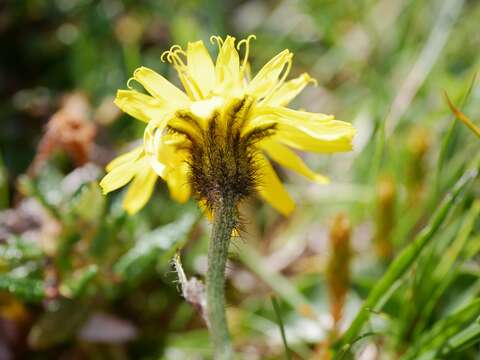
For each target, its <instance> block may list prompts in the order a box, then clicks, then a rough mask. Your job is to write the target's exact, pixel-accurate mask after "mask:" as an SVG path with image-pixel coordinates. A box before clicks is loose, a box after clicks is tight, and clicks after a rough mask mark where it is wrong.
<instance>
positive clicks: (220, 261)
mask: <svg viewBox="0 0 480 360" xmlns="http://www.w3.org/2000/svg"><path fill="white" fill-rule="evenodd" d="M235 223H236V204H235V199H234V197H233V196H228V195H224V196H221V197H220V198H219V199H218V200H217V201H216V203H215V204H214V208H213V227H212V234H211V237H210V243H209V245H208V270H207V278H206V283H207V319H208V325H209V330H210V335H211V338H212V342H213V346H214V353H215V359H222V360H224V359H225V360H229V359H233V349H232V345H231V342H230V333H229V331H228V325H227V318H226V314H225V268H226V264H227V257H228V247H229V245H230V237H231V234H232V230H233V229H234V226H235Z"/></svg>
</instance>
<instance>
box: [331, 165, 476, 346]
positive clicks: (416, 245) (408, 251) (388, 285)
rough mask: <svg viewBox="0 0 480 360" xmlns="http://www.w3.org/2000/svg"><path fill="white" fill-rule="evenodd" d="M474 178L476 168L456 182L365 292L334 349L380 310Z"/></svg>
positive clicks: (351, 338)
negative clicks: (418, 232) (428, 219)
mask: <svg viewBox="0 0 480 360" xmlns="http://www.w3.org/2000/svg"><path fill="white" fill-rule="evenodd" d="M477 175H478V166H477V167H476V168H475V169H474V170H472V171H470V172H469V173H467V174H465V175H464V176H462V178H461V179H460V180H458V182H457V183H456V185H455V186H454V188H453V190H452V191H451V192H450V193H449V194H447V196H446V197H445V199H444V200H443V202H442V204H441V205H440V207H439V208H438V209H437V211H436V212H435V213H434V215H433V216H432V219H431V221H430V223H429V224H428V226H427V227H425V228H424V229H423V231H422V232H421V233H420V234H419V235H418V236H417V237H416V238H415V240H414V241H413V242H412V243H411V244H410V245H408V246H407V247H406V248H405V249H404V250H403V251H402V252H401V253H400V254H399V256H398V257H397V258H396V259H395V260H394V261H393V263H392V264H391V265H390V267H389V268H388V270H387V272H386V273H385V274H384V275H383V277H382V278H381V279H380V281H379V282H378V283H377V285H376V286H375V287H374V288H373V289H372V291H371V292H370V293H369V295H368V297H367V299H366V300H365V302H364V304H363V305H362V307H361V309H360V311H359V312H358V314H357V316H356V317H355V319H354V320H353V322H352V324H351V325H350V327H349V328H348V330H347V331H346V332H345V334H344V335H343V336H342V338H341V339H340V340H339V342H338V343H337V344H336V348H337V349H340V348H342V347H344V346H350V344H351V342H352V341H353V339H355V338H357V337H358V335H359V332H360V331H361V329H362V327H363V325H364V324H365V322H366V321H367V320H368V319H369V317H370V313H371V311H372V310H373V311H379V310H380V309H381V307H382V305H383V304H384V303H385V302H386V301H387V300H388V298H389V296H391V294H392V289H394V288H395V287H396V285H397V284H398V282H399V281H400V280H401V279H402V277H403V275H405V273H406V272H407V271H408V270H409V269H410V267H411V266H412V264H413V263H414V262H415V260H416V259H417V258H418V256H419V255H420V253H421V251H422V249H423V248H424V247H425V246H426V245H427V244H428V243H429V242H430V240H431V239H432V238H433V236H434V235H435V233H436V232H437V230H438V229H439V228H440V226H441V224H442V222H443V221H444V220H445V218H446V216H447V215H448V213H449V212H450V209H451V208H452V206H453V204H454V203H455V200H456V199H457V197H458V196H459V195H460V194H461V193H462V192H463V190H464V189H465V188H466V187H467V185H468V184H470V182H471V181H472V180H473V179H474V178H476V177H477Z"/></svg>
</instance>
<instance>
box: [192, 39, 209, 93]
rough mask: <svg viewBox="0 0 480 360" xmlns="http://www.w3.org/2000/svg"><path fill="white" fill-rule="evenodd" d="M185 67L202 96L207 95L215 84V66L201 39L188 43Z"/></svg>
mask: <svg viewBox="0 0 480 360" xmlns="http://www.w3.org/2000/svg"><path fill="white" fill-rule="evenodd" d="M187 67H188V71H189V72H190V75H191V76H192V78H193V79H194V80H195V82H196V83H197V85H198V87H199V88H200V90H201V92H202V95H203V97H204V98H205V97H207V96H208V94H209V93H210V91H211V90H212V88H213V87H214V86H215V66H214V65H213V61H212V58H211V57H210V54H209V53H208V51H207V49H206V48H205V45H204V44H203V41H196V42H193V43H188V46H187Z"/></svg>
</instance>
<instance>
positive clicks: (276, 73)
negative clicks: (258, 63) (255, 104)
mask: <svg viewBox="0 0 480 360" xmlns="http://www.w3.org/2000/svg"><path fill="white" fill-rule="evenodd" d="M292 56H293V55H292V53H291V52H290V51H288V50H283V51H282V52H281V53H280V54H278V55H276V56H275V57H274V58H273V59H271V60H270V61H269V62H268V63H266V64H265V65H264V66H263V68H262V69H261V70H260V71H259V72H258V74H257V75H256V76H255V77H254V78H253V79H252V81H251V82H250V83H249V84H248V87H247V93H249V94H252V95H253V96H255V97H256V98H257V99H261V98H263V97H265V96H267V95H268V94H269V93H270V92H272V91H273V90H274V89H275V87H276V86H277V84H278V82H279V81H280V74H282V72H284V73H283V74H282V76H283V77H285V76H286V75H287V74H288V71H289V65H290V64H291V61H292ZM285 66H287V67H286V68H285ZM284 70H285V71H284ZM285 72H286V73H285Z"/></svg>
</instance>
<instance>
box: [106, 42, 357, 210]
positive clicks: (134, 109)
mask: <svg viewBox="0 0 480 360" xmlns="http://www.w3.org/2000/svg"><path fill="white" fill-rule="evenodd" d="M254 38H255V37H254V36H253V35H251V36H249V37H248V38H247V39H245V40H241V41H240V42H238V43H237V44H235V38H234V37H231V36H227V37H226V38H225V39H222V38H220V37H216V36H215V37H212V38H211V42H212V43H216V44H217V45H218V48H219V50H218V56H217V58H216V60H215V61H214V60H212V58H211V57H210V54H209V53H208V50H207V48H206V47H205V45H204V43H203V42H202V41H196V42H192V43H188V45H187V48H186V50H183V49H182V48H181V47H180V46H178V45H175V46H173V47H172V48H170V50H169V51H166V52H165V53H164V54H163V55H162V60H163V61H168V62H169V63H171V64H172V65H173V66H174V68H175V70H176V71H177V73H178V76H179V78H180V81H181V83H182V85H183V88H184V91H182V90H181V89H179V88H177V87H176V86H175V85H173V84H172V83H170V82H169V81H168V80H167V79H165V78H164V77H163V76H161V75H160V74H158V73H156V72H155V71H153V70H151V69H149V68H146V67H141V68H139V69H137V70H136V71H135V72H134V74H133V77H132V78H131V79H130V80H129V83H128V85H129V87H130V83H131V82H132V81H136V82H137V83H139V84H140V85H141V86H142V87H143V88H144V89H145V90H146V92H147V93H148V94H144V93H140V92H138V91H136V90H133V89H132V88H130V90H119V91H118V93H117V97H116V99H115V104H117V106H119V107H120V108H121V109H122V110H123V111H124V112H126V113H128V114H129V115H131V116H133V117H135V118H137V119H139V120H141V121H143V122H145V123H147V125H146V128H145V135H144V139H143V144H142V145H141V146H139V147H137V148H135V149H134V150H132V151H130V152H128V153H126V154H124V155H121V156H119V157H118V158H116V159H114V160H113V161H112V162H111V163H110V164H109V165H108V166H107V168H106V170H107V172H108V173H107V175H106V176H105V177H104V178H103V180H102V181H101V183H100V185H101V186H102V188H103V191H104V193H108V192H110V191H113V190H116V189H118V188H120V187H123V186H125V185H126V184H128V183H130V185H129V189H128V191H127V194H126V196H125V198H124V202H123V205H124V207H125V209H126V210H127V211H128V212H129V213H135V212H137V211H138V210H139V209H141V208H142V207H143V206H144V205H145V203H146V202H147V201H148V199H149V198H150V196H151V194H152V192H153V189H154V185H155V182H156V179H157V177H160V178H162V179H163V180H164V181H165V182H166V183H167V185H168V188H169V190H170V194H171V196H172V198H174V199H175V200H177V201H179V202H185V201H187V200H188V199H189V198H190V196H191V195H194V196H195V197H196V198H197V199H198V200H199V201H200V203H201V204H202V206H203V207H204V208H206V209H207V210H211V208H212V204H214V203H215V202H216V201H217V200H218V198H220V197H222V196H223V197H225V196H230V197H233V198H235V199H236V200H241V199H242V198H243V197H246V196H249V195H251V194H252V193H254V192H256V193H257V194H258V195H259V196H260V197H261V198H263V199H264V200H265V201H267V202H268V203H269V204H270V205H272V207H274V208H275V209H276V210H278V211H279V212H280V213H282V214H284V215H288V214H290V213H291V212H292V211H293V210H294V207H295V205H294V202H293V200H292V199H291V197H290V195H289V194H288V192H287V191H286V190H285V188H284V186H283V184H282V183H281V181H280V179H279V177H278V175H277V174H276V173H275V170H274V169H273V167H272V166H271V164H270V161H269V159H272V160H273V161H275V162H276V163H277V164H279V165H281V166H283V167H285V168H288V169H289V170H292V171H294V172H297V173H298V174H300V175H303V176H305V177H306V178H308V179H310V180H311V181H314V182H316V183H320V184H324V183H327V182H328V179H327V178H326V177H325V176H323V175H320V174H317V173H315V172H313V171H312V170H311V169H309V168H308V166H307V165H306V164H305V163H304V161H303V159H302V158H301V157H300V155H299V154H298V153H297V152H295V150H293V149H297V150H302V151H311V152H317V153H333V152H341V151H350V150H351V149H352V138H353V136H354V134H355V129H354V128H353V127H352V126H351V125H350V124H349V123H347V122H343V121H339V120H336V119H335V118H334V116H333V115H325V114H318V113H310V112H306V111H297V110H292V109H289V108H287V106H288V104H289V103H290V102H291V101H292V100H293V99H294V98H295V97H296V96H297V95H298V94H299V93H300V92H301V91H302V90H303V89H304V88H305V87H306V86H307V85H308V84H309V83H315V80H313V79H312V78H311V77H310V76H309V75H308V74H306V73H304V74H302V75H300V76H299V77H297V78H294V79H292V80H288V81H287V77H288V74H289V71H290V68H291V66H292V58H293V54H292V53H291V52H290V51H288V50H284V51H282V52H280V53H279V54H277V55H276V56H274V57H273V58H272V59H271V60H270V61H269V62H267V63H266V64H265V65H264V66H263V67H262V68H261V70H260V71H259V72H258V73H257V74H256V75H255V76H254V77H253V78H252V79H251V80H250V75H249V73H250V70H249V69H250V67H249V63H248V56H249V52H250V40H252V39H254ZM241 48H244V51H243V56H241V55H240V54H239V52H238V50H240V49H241Z"/></svg>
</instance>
